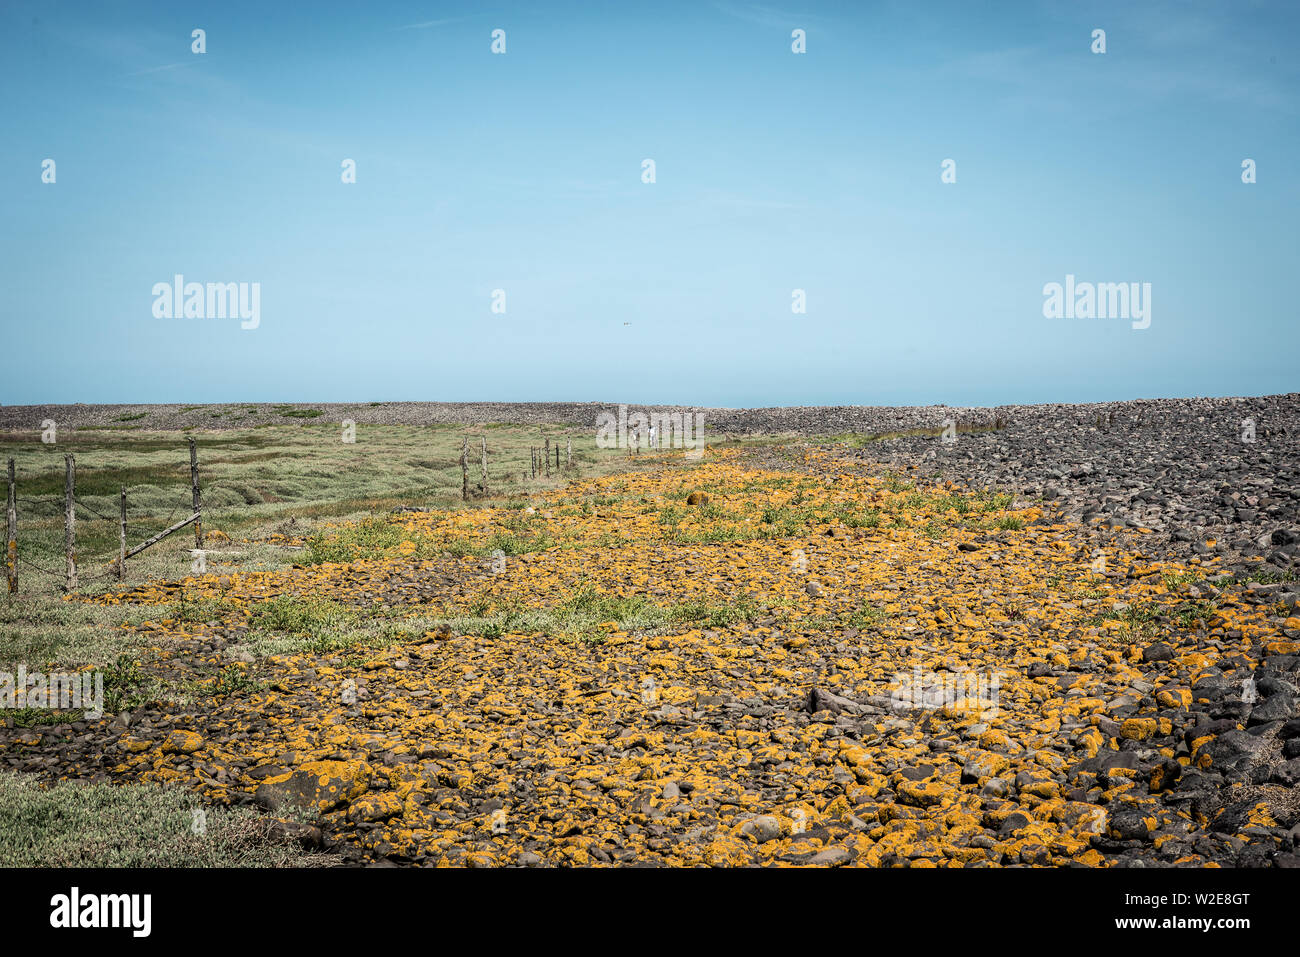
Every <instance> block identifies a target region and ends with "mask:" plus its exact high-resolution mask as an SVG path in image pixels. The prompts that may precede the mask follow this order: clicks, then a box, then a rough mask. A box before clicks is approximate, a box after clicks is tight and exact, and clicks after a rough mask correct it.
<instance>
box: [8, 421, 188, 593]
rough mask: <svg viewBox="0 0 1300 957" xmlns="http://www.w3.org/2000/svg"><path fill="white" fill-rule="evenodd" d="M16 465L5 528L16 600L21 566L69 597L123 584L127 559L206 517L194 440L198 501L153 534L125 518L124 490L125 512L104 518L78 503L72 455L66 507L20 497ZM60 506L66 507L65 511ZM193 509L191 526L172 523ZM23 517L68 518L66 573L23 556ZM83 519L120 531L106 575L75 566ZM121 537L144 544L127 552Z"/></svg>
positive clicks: (52, 495) (68, 461)
mask: <svg viewBox="0 0 1300 957" xmlns="http://www.w3.org/2000/svg"><path fill="white" fill-rule="evenodd" d="M14 465H15V463H14V460H13V459H10V460H9V469H8V472H9V481H10V486H9V498H8V502H9V503H10V505H11V511H9V514H8V516H7V523H6V524H7V550H8V551H9V552H10V554H12V556H13V562H12V563H11V564H9V566H8V568H7V573H8V579H9V591H10V593H11V594H12V593H14V592H15V591H16V590H17V577H18V576H17V572H18V566H19V565H21V566H22V567H23V568H25V569H26V570H28V571H31V572H35V573H36V574H38V575H42V576H45V577H47V578H51V579H55V580H60V581H63V582H64V584H65V588H66V590H68V591H74V590H76V589H77V588H79V587H80V586H81V585H86V584H91V583H93V582H97V581H100V580H102V579H105V578H109V577H114V578H119V579H120V578H121V577H122V576H123V574H124V572H125V568H124V565H125V561H124V559H125V558H126V557H129V556H130V555H133V554H136V553H138V552H141V551H143V550H144V549H146V548H148V547H150V546H151V545H154V544H156V543H157V542H158V541H161V540H162V539H163V538H165V537H166V536H167V535H169V534H171V533H172V532H176V531H179V530H180V528H183V527H184V526H185V524H188V521H194V520H195V519H197V518H198V516H199V515H201V512H202V507H201V505H200V496H199V484H198V456H197V450H196V446H195V443H194V440H192V439H191V440H190V463H189V472H190V479H191V493H192V496H193V499H192V502H190V503H185V504H181V505H176V506H175V507H174V508H173V509H172V510H171V512H169V513H168V515H167V517H166V518H164V519H163V520H162V523H161V525H160V526H155V527H154V528H145V527H143V526H141V525H139V524H137V523H134V522H129V521H127V520H126V515H125V514H124V511H125V506H126V504H127V503H126V500H125V493H126V489H125V487H124V488H123V489H122V493H123V496H124V498H123V508H122V509H120V510H119V511H118V512H117V514H115V515H105V514H104V513H103V512H101V511H100V510H99V509H97V508H95V507H94V506H93V505H91V504H90V503H89V502H86V501H84V500H82V499H78V498H77V497H76V488H75V486H76V468H75V460H74V459H73V457H72V456H71V455H68V456H67V457H66V466H67V470H68V472H67V485H66V487H65V491H64V501H63V502H62V503H60V502H59V501H58V497H57V493H55V492H51V493H50V495H49V496H42V497H40V498H31V497H29V496H25V495H19V494H18V488H17V486H18V484H19V479H18V476H17V474H16V470H15V468H14ZM160 471H163V472H164V473H165V472H166V471H168V469H166V468H163V469H161V470H160ZM60 505H61V506H62V507H60ZM188 507H192V508H193V509H194V515H193V516H191V518H190V519H189V520H188V521H187V522H182V523H180V524H179V525H174V524H173V522H174V520H175V519H176V516H177V515H178V514H179V513H180V512H181V511H182V510H183V509H185V508H188ZM19 513H22V514H26V515H35V516H39V517H41V518H54V517H56V516H58V515H59V514H60V513H62V514H63V515H64V516H65V522H66V524H65V526H64V528H65V534H64V543H63V544H64V549H65V552H66V554H65V559H66V563H65V565H64V567H62V568H49V567H46V566H44V565H42V564H40V563H39V562H36V561H32V560H31V559H30V558H28V557H26V556H23V555H19V554H18V547H17V545H18V542H17V538H18V536H17V525H18V521H17V516H18V514H19ZM137 514H138V513H137ZM147 514H148V518H147V519H146V520H148V521H149V522H150V524H152V523H153V522H154V521H156V520H155V519H154V518H153V516H152V514H150V513H147ZM79 519H80V520H82V521H85V522H95V521H100V522H109V523H111V524H112V525H113V527H114V529H115V531H117V533H118V537H119V542H120V543H121V544H120V545H119V550H118V553H117V554H116V555H114V556H113V558H112V559H111V560H110V561H109V562H108V563H107V564H106V565H104V566H101V567H102V570H101V571H98V572H95V573H92V574H90V575H85V574H82V572H81V568H80V567H78V564H77V562H76V522H77V521H78V520H79ZM196 527H197V526H196ZM122 537H125V538H132V539H136V540H137V541H140V544H138V545H136V546H135V547H134V548H132V549H130V550H128V549H127V548H126V547H125V544H124V543H122ZM197 537H198V536H197V535H196V539H197ZM196 544H197V541H196Z"/></svg>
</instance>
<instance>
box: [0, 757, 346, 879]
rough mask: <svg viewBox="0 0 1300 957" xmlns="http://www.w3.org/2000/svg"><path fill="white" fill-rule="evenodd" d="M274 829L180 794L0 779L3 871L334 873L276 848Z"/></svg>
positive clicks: (323, 861)
mask: <svg viewBox="0 0 1300 957" xmlns="http://www.w3.org/2000/svg"><path fill="white" fill-rule="evenodd" d="M200 810H201V812H202V816H201V817H200V816H198V815H196V813H195V812H196V811H200ZM196 822H197V823H196ZM271 823H272V822H271V819H269V818H266V817H264V816H262V815H260V814H258V813H256V812H255V811H252V810H250V809H247V808H238V807H236V808H224V807H203V806H202V805H200V804H198V803H197V801H196V800H195V798H194V797H193V795H191V794H189V793H188V792H186V791H183V790H180V789H177V788H163V787H159V786H157V785H147V784H127V785H102V784H94V785H91V784H81V783H76V782H60V783H58V784H55V785H53V786H52V787H50V788H43V787H42V786H41V784H40V783H39V782H38V781H37V780H36V779H34V778H32V777H28V776H26V775H19V774H14V773H11V772H9V771H0V867H308V866H315V867H321V866H330V865H332V863H333V861H332V860H331V859H330V858H328V857H326V856H325V855H322V854H307V853H304V852H303V851H301V850H299V849H298V848H297V847H295V846H293V845H290V844H288V843H285V842H283V841H276V840H273V839H272V837H271V835H270V833H269V829H270V827H271ZM196 831H199V833H195V832H196Z"/></svg>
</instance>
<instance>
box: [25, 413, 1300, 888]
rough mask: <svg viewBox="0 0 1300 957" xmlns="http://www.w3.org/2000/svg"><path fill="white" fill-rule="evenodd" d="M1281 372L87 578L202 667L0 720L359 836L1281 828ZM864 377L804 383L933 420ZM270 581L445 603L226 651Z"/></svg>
mask: <svg viewBox="0 0 1300 957" xmlns="http://www.w3.org/2000/svg"><path fill="white" fill-rule="evenodd" d="M1296 401H1297V397H1294V396H1290V397H1275V398H1268V399H1251V400H1240V401H1237V400H1215V401H1208V400H1207V401H1199V400H1198V401H1189V402H1167V403H1125V404H1119V405H1115V406H1108V407H1106V409H1107V410H1109V411H1104V410H1102V409H1097V408H1092V407H1066V406H1056V407H1037V408H1029V409H1019V410H1016V411H1013V412H1011V413H1008V414H1007V415H1006V416H1005V417H1004V416H1003V415H1001V414H997V415H991V416H989V417H988V418H987V419H985V420H979V423H982V424H985V425H988V426H990V427H992V428H990V429H989V430H988V431H983V432H979V431H975V432H969V431H964V432H960V433H958V434H957V435H956V441H955V442H953V443H951V444H949V443H945V442H943V441H942V438H941V437H939V436H934V435H924V436H922V435H911V436H898V437H894V438H883V439H879V440H877V441H873V442H871V443H869V444H866V445H865V446H864V447H862V448H853V447H849V446H846V445H844V444H829V445H827V444H813V445H810V446H793V447H787V448H783V449H779V450H758V451H750V452H738V451H736V450H725V451H723V452H714V453H710V454H709V455H707V456H706V458H705V460H704V462H703V463H702V464H699V465H696V466H690V467H682V465H681V463H678V462H677V461H676V460H673V459H672V457H671V456H669V457H666V458H665V459H664V460H663V467H662V468H659V467H656V466H655V464H654V462H653V461H652V460H650V459H642V460H641V461H639V462H638V464H637V470H636V471H634V472H633V473H630V474H627V475H616V476H610V477H606V478H602V479H594V480H588V481H583V482H577V483H573V484H571V485H570V486H569V487H568V488H566V489H563V490H561V491H559V492H556V493H554V494H550V495H546V496H536V497H534V500H533V502H532V503H531V504H530V505H529V506H528V507H527V508H525V509H510V508H504V507H484V508H475V509H468V510H462V511H456V512H450V513H442V512H415V513H402V514H400V515H397V516H395V517H394V518H393V522H394V523H395V525H396V527H397V528H398V529H400V531H399V532H395V533H394V536H393V537H390V538H389V539H386V540H385V541H384V542H381V543H380V544H379V545H377V546H375V547H366V546H363V545H360V544H358V545H356V550H355V552H354V553H351V554H346V555H344V556H343V560H340V561H336V562H330V563H324V564H314V565H306V566H298V567H295V568H293V569H289V570H286V571H276V572H265V573H254V574H245V575H223V574H222V573H221V571H220V569H219V568H218V569H214V570H213V572H212V573H211V574H209V575H206V576H202V577H196V578H194V579H189V580H186V581H184V582H159V583H153V584H150V585H148V586H144V587H140V588H135V589H131V590H129V591H125V592H123V593H121V594H119V595H111V596H108V597H106V598H101V599H96V600H102V601H112V602H122V603H130V604H136V605H140V606H142V607H144V608H149V607H151V606H157V609H158V613H157V615H156V616H155V617H153V618H151V619H150V620H149V621H146V622H145V623H144V624H143V625H141V626H139V633H140V635H141V636H142V639H143V640H144V641H145V642H146V644H147V645H148V646H149V647H151V648H152V649H154V653H153V654H152V655H151V657H150V659H149V661H148V662H147V664H146V667H147V668H148V669H150V670H151V672H153V673H156V674H157V675H158V676H160V677H161V678H162V679H165V680H167V681H171V682H186V681H189V682H191V683H192V682H194V681H196V680H197V681H200V682H209V683H210V686H209V689H208V690H209V691H210V692H211V693H210V694H207V695H203V696H201V697H200V698H199V700H198V704H195V705H191V706H185V707H180V706H176V705H169V704H166V703H162V702H156V703H153V704H149V705H146V706H144V707H141V708H138V709H136V710H135V711H134V712H132V713H124V714H118V715H115V716H113V717H111V718H105V719H104V720H102V721H100V722H86V721H79V722H75V723H68V724H65V725H61V726H52V727H45V728H37V729H20V728H12V729H8V730H3V731H0V760H2V761H4V762H5V763H6V764H7V765H8V766H10V767H13V768H16V769H19V770H24V771H29V772H34V773H37V774H41V775H44V776H46V777H51V778H54V777H78V778H89V779H100V780H156V781H164V782H170V783H177V784H183V785H184V786H187V787H190V788H193V789H195V790H196V791H198V792H199V793H201V794H202V795H203V796H204V798H205V799H206V800H210V801H213V802H221V803H252V804H256V805H259V806H261V807H263V808H265V809H267V810H268V811H269V812H270V813H272V814H275V815H277V816H280V817H282V818H283V819H284V821H285V823H284V825H283V826H284V828H285V829H286V833H291V834H293V835H295V836H296V837H298V838H299V839H301V840H303V841H305V842H309V843H317V842H320V843H323V844H325V845H327V846H329V847H332V848H334V849H335V850H337V851H338V853H339V854H340V855H341V857H342V859H344V860H346V861H355V862H368V863H385V864H405V863H415V864H425V865H437V864H467V865H471V866H494V865H511V864H523V865H530V864H550V865H570V864H578V865H584V864H616V863H624V864H632V863H637V864H647V865H743V864H770V863H793V864H816V865H828V866H831V865H845V864H859V865H868V866H891V865H908V866H953V865H963V866H990V865H1004V866H1005V865H1016V864H1020V865H1052V866H1078V865H1082V866H1108V865H1110V866H1116V865H1118V866H1140V865H1146V866H1150V865H1160V866H1206V865H1220V866H1270V865H1271V866H1282V867H1294V866H1297V864H1300V855H1298V854H1297V850H1296V844H1297V843H1298V842H1300V790H1298V789H1297V784H1298V782H1300V714H1298V712H1297V694H1298V691H1297V688H1298V686H1300V607H1298V605H1297V594H1296V589H1297V582H1296V575H1295V569H1294V563H1295V559H1296V557H1297V547H1296V546H1297V541H1300V538H1298V536H1300V521H1297V515H1296V508H1297V498H1296V485H1295V482H1294V478H1295V475H1296V467H1297V456H1296V452H1297V448H1296V438H1297V435H1296V425H1295V423H1296V417H1295V411H1296V409H1295V403H1296ZM7 411H8V410H6V412H7ZM810 411H811V410H782V415H783V416H787V418H785V419H784V421H787V422H796V421H800V416H801V415H802V414H803V413H806V412H810ZM873 411H878V410H817V412H818V414H823V415H828V416H829V417H830V425H829V427H828V428H827V429H826V431H829V432H838V431H845V430H847V429H849V428H852V427H853V426H852V425H847V424H846V422H848V421H849V420H852V421H853V422H854V423H855V424H858V425H859V427H860V428H863V429H866V430H868V431H874V432H885V431H905V430H908V429H914V428H924V427H929V426H931V425H933V426H940V425H941V423H940V422H934V423H931V422H929V421H927V420H926V419H925V417H924V415H923V414H922V411H921V410H892V413H893V414H894V415H895V416H897V418H895V419H892V420H889V419H888V418H887V417H882V418H879V419H875V420H871V419H856V420H854V419H852V417H853V416H859V415H860V416H868V417H869V416H870V415H872V414H873ZM930 411H933V410H925V414H929V412H930ZM841 412H843V415H844V416H846V417H847V418H837V417H836V416H838V415H839V414H840V413H841ZM1112 412H1113V413H1114V415H1113V416H1112V415H1111V413H1112ZM575 414H576V413H575ZM736 414H737V415H741V416H743V415H752V414H753V413H736ZM1099 414H1100V415H1101V418H1100V419H1098V418H1097V416H1098V415H1099ZM547 417H548V419H549V420H553V417H551V416H550V415H548V416H547ZM1248 418H1253V420H1254V427H1255V434H1254V438H1255V441H1254V442H1247V441H1242V438H1241V437H1242V434H1243V431H1245V427H1244V426H1243V424H1242V423H1243V421H1244V420H1246V419H1248ZM959 421H960V422H961V423H962V424H966V425H970V424H978V423H977V422H976V421H975V420H972V419H969V418H965V417H963V418H960V420H959ZM868 422H870V424H869V425H868V424H866V423H868ZM771 427H772V422H770V421H769V423H768V428H771ZM1247 434H1248V433H1247ZM994 487H996V488H997V489H999V490H1000V491H999V492H994V491H989V490H988V489H992V488H994ZM358 541H359V540H358ZM503 546H504V547H503ZM457 556H458V557H457ZM181 594H187V595H188V596H189V599H190V600H191V601H201V602H209V603H211V604H210V605H207V606H205V607H208V608H210V609H211V610H210V613H208V614H205V615H204V616H202V620H194V619H193V616H178V615H176V613H175V608H176V604H175V603H176V601H177V598H178V596H179V595H181ZM285 600H290V601H307V600H310V601H311V602H325V603H328V604H329V607H330V608H331V609H336V610H337V609H343V610H348V612H349V613H352V614H360V613H362V612H363V611H365V612H366V613H373V612H374V610H375V609H382V610H383V611H384V613H391V614H392V615H393V616H394V617H395V618H396V619H397V620H401V619H402V617H403V616H423V617H422V618H420V619H417V620H424V619H425V618H427V616H428V615H430V614H436V615H443V616H445V617H446V618H447V619H448V620H450V621H453V622H459V624H458V625H456V626H452V625H441V626H438V627H434V628H427V629H425V628H420V629H417V632H416V633H413V634H408V635H406V636H405V637H403V638H402V639H400V640H397V641H394V642H390V643H388V644H386V645H384V646H382V647H374V648H355V649H345V650H337V649H330V648H327V647H323V648H322V649H321V650H319V651H311V650H300V651H298V652H296V653H291V654H281V655H272V656H268V657H265V658H258V657H256V656H254V655H251V654H249V653H248V651H247V650H246V646H247V645H248V643H249V641H250V639H251V637H252V636H253V635H255V634H256V633H257V631H258V629H259V628H261V627H264V626H263V625H262V624H259V623H261V622H264V621H265V620H267V617H266V616H267V612H266V611H265V609H266V608H268V607H270V606H268V604H267V603H274V602H277V601H280V602H283V601H285ZM276 607H279V606H276ZM313 607H315V606H313ZM584 609H587V610H591V612H592V614H593V615H594V616H595V617H594V618H588V619H586V620H585V623H584V624H581V625H580V626H578V625H574V622H575V621H580V620H581V612H582V611H583V610H584ZM336 613H338V612H337V611H331V612H330V614H336ZM456 615H460V616H461V617H460V618H456V617H455V616H456ZM539 615H540V617H539ZM547 615H549V616H550V617H547ZM466 616H468V617H466ZM294 627H301V628H305V629H308V630H309V629H310V616H306V615H305V613H304V617H302V620H301V622H300V623H299V625H297V626H290V630H292V629H293V628H294ZM304 815H306V816H307V817H308V818H309V820H308V821H307V822H306V823H304V822H303V817H304Z"/></svg>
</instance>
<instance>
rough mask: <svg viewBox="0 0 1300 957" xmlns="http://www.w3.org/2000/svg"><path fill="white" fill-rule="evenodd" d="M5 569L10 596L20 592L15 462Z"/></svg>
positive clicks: (11, 464)
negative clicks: (7, 573)
mask: <svg viewBox="0 0 1300 957" xmlns="http://www.w3.org/2000/svg"><path fill="white" fill-rule="evenodd" d="M5 525H6V528H7V530H8V531H7V535H6V537H5V541H6V543H7V544H6V547H5V568H6V569H7V571H8V572H9V594H11V595H12V594H14V593H15V592H17V591H18V488H17V486H16V485H15V484H14V460H13V459H10V460H9V507H8V509H6V511H5Z"/></svg>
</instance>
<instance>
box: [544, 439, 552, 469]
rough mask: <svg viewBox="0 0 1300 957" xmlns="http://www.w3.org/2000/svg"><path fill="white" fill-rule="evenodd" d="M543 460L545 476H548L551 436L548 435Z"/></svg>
mask: <svg viewBox="0 0 1300 957" xmlns="http://www.w3.org/2000/svg"><path fill="white" fill-rule="evenodd" d="M545 461H546V477H547V478H550V477H551V437H550V436H549V435H548V436H547V437H546V456H545Z"/></svg>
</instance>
